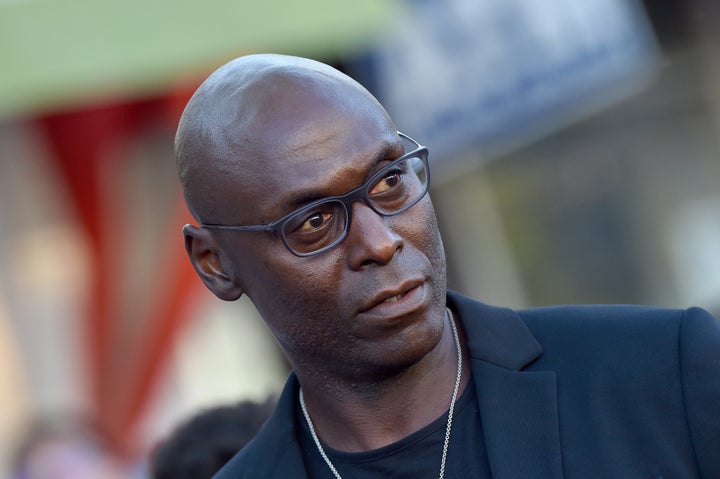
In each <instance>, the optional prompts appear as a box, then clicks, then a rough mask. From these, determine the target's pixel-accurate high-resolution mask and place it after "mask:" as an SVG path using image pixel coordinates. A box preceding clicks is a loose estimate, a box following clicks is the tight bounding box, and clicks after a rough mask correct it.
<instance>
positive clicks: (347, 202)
mask: <svg viewBox="0 0 720 479" xmlns="http://www.w3.org/2000/svg"><path fill="white" fill-rule="evenodd" d="M397 134H398V135H399V136H400V137H401V138H404V139H406V140H408V141H410V142H412V143H413V144H414V145H415V146H416V148H415V149H414V150H412V151H409V152H407V153H405V154H404V155H402V156H400V157H398V158H396V159H394V160H392V161H391V162H390V163H388V164H387V165H386V166H384V167H383V168H382V169H381V170H379V171H377V172H376V173H374V174H373V175H372V176H371V177H370V178H368V179H367V180H365V181H364V182H363V183H362V184H361V185H360V186H358V187H357V188H354V189H352V190H351V191H348V192H347V193H345V194H344V195H339V196H328V197H325V198H321V199H319V200H316V201H313V202H312V203H308V204H307V205H304V206H301V207H300V208H297V209H295V210H293V211H291V212H290V213H288V214H286V215H285V216H283V217H282V218H280V219H277V220H275V221H273V222H272V223H268V224H264V225H222V224H212V223H201V224H200V227H201V228H204V229H216V230H230V231H274V232H275V233H276V234H277V235H278V236H279V237H280V239H281V240H282V242H283V244H284V245H285V247H286V248H287V249H288V250H289V251H290V252H291V253H292V254H294V255H295V256H300V257H307V256H314V255H316V254H320V253H322V252H324V251H327V250H329V249H330V248H332V247H334V246H336V245H338V244H339V243H340V242H341V241H342V240H344V239H345V237H346V236H347V233H348V231H349V230H350V223H351V221H352V215H351V211H352V205H353V204H354V203H355V202H356V201H362V202H363V203H365V204H366V205H367V206H368V207H369V208H370V209H372V210H373V211H374V212H375V213H377V214H378V215H380V216H382V217H383V218H387V217H390V216H395V215H398V214H400V213H402V212H404V211H407V210H408V209H410V208H411V207H413V206H415V205H416V204H417V203H418V202H419V201H420V200H421V199H422V198H423V197H424V196H425V195H426V194H427V192H428V186H429V184H430V166H429V163H428V149H427V147H425V146H422V145H421V144H420V143H418V142H417V141H415V140H413V139H412V138H410V137H409V136H407V135H406V134H404V133H401V132H399V131H398V132H397ZM413 157H417V158H419V159H420V160H422V162H423V164H424V166H425V175H426V180H425V184H424V186H423V191H422V192H421V193H420V194H419V195H418V197H417V198H416V199H415V200H413V201H411V202H409V203H407V204H405V205H403V206H402V207H401V208H400V209H398V210H397V211H391V212H389V213H388V212H385V211H380V210H378V209H377V208H376V207H375V206H374V205H373V203H372V201H371V200H370V198H369V194H368V190H369V187H370V186H372V185H374V184H375V183H376V182H378V181H379V180H380V179H381V178H382V177H383V175H386V174H387V172H388V171H390V170H392V169H393V168H394V167H395V165H397V164H399V163H402V162H403V161H406V160H407V159H409V158H413ZM328 202H337V203H341V204H342V205H343V207H344V208H345V214H346V218H347V221H346V222H345V229H344V231H343V232H342V233H341V234H340V236H338V238H337V239H335V240H334V241H332V242H330V243H329V244H327V245H325V246H323V247H322V248H319V249H317V250H314V251H310V252H307V253H301V252H299V251H295V250H294V249H293V248H292V246H290V243H289V242H288V240H287V238H286V237H285V230H284V228H285V224H286V223H287V222H288V221H290V220H291V219H293V218H294V217H295V216H296V215H297V214H299V213H301V212H303V211H305V210H308V211H309V210H312V209H314V208H316V207H317V206H318V205H321V204H324V203H328Z"/></svg>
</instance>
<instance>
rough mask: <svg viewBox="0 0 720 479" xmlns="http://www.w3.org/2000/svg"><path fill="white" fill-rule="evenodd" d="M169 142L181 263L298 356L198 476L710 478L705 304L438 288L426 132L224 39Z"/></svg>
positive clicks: (338, 82) (712, 420) (348, 87)
mask: <svg viewBox="0 0 720 479" xmlns="http://www.w3.org/2000/svg"><path fill="white" fill-rule="evenodd" d="M418 114H420V112H419V113H418ZM175 146H176V155H177V161H178V168H179V175H180V181H181V183H182V186H183V191H184V194H185V198H186V201H187V204H188V207H189V208H190V210H191V212H192V214H193V215H194V217H195V218H196V220H197V221H198V222H199V224H200V225H199V226H191V225H186V226H185V227H184V229H183V234H184V238H185V246H186V249H187V251H188V255H189V256H190V259H191V261H192V263H193V265H194V266H195V269H196V270H197V272H198V275H199V276H200V278H201V279H202V280H203V282H204V283H205V285H206V286H207V287H208V288H209V289H210V290H211V291H213V292H214V293H215V294H216V295H217V296H218V297H219V298H221V299H224V300H228V301H232V300H235V299H237V298H239V297H240V296H241V295H243V294H246V295H247V296H248V297H249V298H250V299H251V300H252V301H253V303H254V304H255V306H256V307H257V309H258V311H259V312H260V314H261V316H262V317H263V319H264V321H265V322H266V324H267V326H268V327H269V328H270V330H271V331H272V332H273V334H274V335H275V337H276V338H277V341H278V343H279V344H280V346H281V347H282V349H283V351H284V352H285V354H286V356H287V358H288V361H289V362H290V364H291V366H292V368H293V371H294V372H293V374H292V375H291V377H290V378H289V380H288V382H287V384H286V387H285V389H284V391H283V394H282V396H281V398H280V400H279V403H278V406H277V408H276V411H275V412H274V414H273V416H272V417H271V418H270V419H269V421H268V422H267V423H266V425H265V426H264V428H263V429H262V430H261V431H260V433H259V434H258V436H257V437H256V439H255V440H254V441H253V442H252V443H250V444H249V445H248V446H247V447H246V448H244V449H243V451H241V452H240V453H239V454H238V455H237V456H235V457H234V458H233V460H231V461H230V462H229V463H228V464H227V465H226V466H225V468H223V469H222V470H221V471H220V472H219V473H218V475H217V476H216V477H218V478H221V479H231V478H283V479H284V478H294V477H297V478H305V477H312V478H333V477H334V478H340V477H343V478H367V477H397V478H400V477H402V478H425V477H427V478H434V477H441V478H442V477H448V478H450V477H452V478H471V477H472V478H483V477H493V478H563V477H564V478H584V479H585V478H593V477H599V478H620V477H622V478H634V477H638V478H640V477H642V478H646V477H653V478H656V477H665V478H670V477H683V478H688V477H706V478H712V477H716V478H717V477H720V454H718V452H717V451H719V450H720V325H719V324H718V322H717V321H716V320H715V319H714V318H712V317H711V316H710V315H709V314H708V313H706V312H704V311H703V310H700V309H690V310H687V311H680V310H677V311H675V310H664V309H653V308H644V307H632V306H618V307H602V306H596V307H588V306H586V307H583V306H568V307H557V308H541V309H532V310H526V311H512V310H510V309H505V308H496V307H491V306H488V305H485V304H481V303H478V302H475V301H473V300H471V299H469V298H466V297H463V296H461V295H459V294H457V293H453V292H448V291H446V281H445V276H446V274H445V254H444V251H443V244H442V240H441V238H440V234H439V232H438V227H437V222H436V218H435V214H434V210H433V207H432V203H431V201H430V198H429V196H428V195H427V187H428V181H429V169H428V163H427V155H428V152H427V149H426V148H424V147H422V146H420V145H419V144H417V143H415V142H414V140H412V139H410V138H409V137H407V136H405V135H403V134H401V133H398V132H397V128H396V126H395V125H394V124H393V122H392V120H391V119H390V118H389V116H388V114H387V113H386V112H385V110H384V109H383V108H382V106H381V105H380V104H379V103H378V102H377V101H376V100H375V98H373V97H372V96H371V95H370V94H369V93H368V92H367V91H366V90H365V89H364V88H363V87H362V86H360V85H359V84H358V83H356V82H355V81H353V80H352V79H350V78H348V77H347V76H345V75H343V74H342V73H340V72H338V71H336V70H334V69H333V68H331V67H329V66H327V65H324V64H321V63H318V62H314V61H312V60H307V59H302V58H295V57H288V56H281V55H252V56H246V57H241V58H238V59H236V60H233V61H231V62H229V63H228V64H226V65H224V66H223V67H221V68H219V69H218V70H217V71H216V72H214V73H213V74H212V75H211V76H210V77H209V78H208V79H207V80H206V81H205V82H204V83H203V84H202V85H201V86H200V88H199V89H198V91H197V92H196V93H195V95H194V96H193V98H192V99H191V100H190V102H189V103H188V105H187V107H186V110H185V112H184V114H183V116H182V119H181V121H180V125H179V128H178V132H177V137H176V145H175Z"/></svg>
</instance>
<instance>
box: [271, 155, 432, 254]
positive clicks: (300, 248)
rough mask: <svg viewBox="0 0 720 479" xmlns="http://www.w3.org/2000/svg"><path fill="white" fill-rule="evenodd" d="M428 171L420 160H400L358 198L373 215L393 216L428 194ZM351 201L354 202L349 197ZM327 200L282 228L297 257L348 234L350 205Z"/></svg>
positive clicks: (294, 216) (370, 183) (366, 185)
mask: <svg viewBox="0 0 720 479" xmlns="http://www.w3.org/2000/svg"><path fill="white" fill-rule="evenodd" d="M427 181H428V174H427V167H426V163H425V161H423V159H422V158H420V157H419V156H411V157H408V158H402V159H400V160H399V161H395V162H392V163H390V164H389V165H388V166H386V167H385V168H383V169H382V170H380V171H378V172H377V173H375V174H374V175H373V176H372V177H371V178H370V179H369V180H368V182H367V183H366V184H365V185H363V187H362V188H361V197H360V198H363V199H365V202H366V203H367V204H368V206H370V207H371V208H372V209H373V210H374V211H375V212H376V213H378V214H380V215H382V216H392V215H396V214H398V213H401V212H403V211H405V210H406V209H408V208H410V207H411V206H413V205H414V204H415V203H417V202H418V201H419V200H420V198H422V197H423V196H424V194H425V192H426V191H427ZM352 198H354V199H352V200H351V201H356V200H357V199H358V198H356V195H352ZM346 203H348V202H347V201H346V202H345V203H344V202H343V201H341V200H340V199H329V200H327V201H325V202H322V203H319V204H315V205H311V206H309V207H308V208H305V209H301V210H299V211H297V212H296V213H295V214H294V215H293V216H291V217H290V218H288V220H287V221H286V222H285V224H284V225H283V229H282V235H283V237H284V239H285V242H286V244H287V246H288V247H289V248H290V249H291V250H293V251H294V252H295V253H296V254H299V255H308V254H312V253H315V252H317V251H319V250H323V249H327V248H329V247H330V246H333V245H334V244H336V243H338V242H340V241H341V240H342V239H343V238H344V237H345V234H346V233H347V229H348V225H349V211H348V209H349V208H351V205H350V204H347V205H346Z"/></svg>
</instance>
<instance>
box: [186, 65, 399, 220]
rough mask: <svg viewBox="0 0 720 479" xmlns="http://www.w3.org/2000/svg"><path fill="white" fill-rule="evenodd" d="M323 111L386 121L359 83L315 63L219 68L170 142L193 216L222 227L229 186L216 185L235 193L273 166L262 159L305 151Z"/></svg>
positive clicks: (198, 93) (188, 108)
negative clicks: (231, 183)
mask: <svg viewBox="0 0 720 479" xmlns="http://www.w3.org/2000/svg"><path fill="white" fill-rule="evenodd" d="M329 110H335V111H337V110H342V111H343V112H345V113H346V116H347V117H354V116H357V115H361V116H362V115H366V114H368V112H374V113H377V111H381V112H382V114H383V115H385V116H386V115H387V114H386V113H385V112H384V110H383V109H382V107H381V106H380V104H379V103H378V102H377V100H375V98H374V97H373V96H372V95H370V93H368V92H367V90H365V88H363V87H362V86H361V85H360V84H358V83H357V82H355V81H354V80H352V79H351V78H350V77H348V76H347V75H345V74H343V73H341V72H339V71H338V70H336V69H334V68H332V67H330V66H328V65H325V64H323V63H320V62H317V61H314V60H309V59H306V58H299V57H292V56H286V55H273V54H262V55H248V56H244V57H240V58H237V59H235V60H232V61H230V62H229V63H227V64H225V65H223V66H222V67H220V68H218V69H217V70H216V71H215V72H214V73H213V74H212V75H210V77H208V79H207V80H205V82H204V83H203V84H202V85H201V86H200V87H199V88H198V90H197V91H196V92H195V94H194V95H193V97H192V98H191V99H190V101H189V102H188V104H187V106H186V108H185V111H184V112H183V115H182V117H181V119H180V124H179V126H178V130H177V134H176V137H175V155H176V159H177V167H178V173H179V177H180V182H181V185H182V188H183V193H184V195H185V199H186V202H187V204H188V207H189V209H190V211H191V212H192V214H193V216H195V218H196V219H198V220H199V221H206V222H222V221H223V217H222V215H223V211H222V210H223V209H224V208H225V206H226V205H227V202H228V201H232V198H228V197H227V192H228V190H229V189H231V188H228V187H225V188H222V187H220V186H221V185H222V184H223V183H227V182H228V181H229V180H230V179H232V181H233V183H234V186H233V187H234V188H235V189H236V190H237V188H238V187H239V188H243V184H244V182H245V183H246V184H250V183H251V182H252V181H254V180H256V179H257V178H258V177H259V176H262V175H263V172H264V168H276V167H277V166H278V165H277V164H273V165H268V164H267V159H268V156H269V155H271V154H272V155H275V154H288V153H292V152H293V150H295V149H298V150H300V149H302V148H306V147H307V144H308V141H307V136H308V131H310V130H313V129H314V130H317V128H318V122H322V121H323V118H322V117H321V114H322V113H323V112H326V111H329ZM370 114H372V113H370ZM333 123H337V117H336V118H335V119H334V120H333ZM328 126H330V125H328ZM314 142H315V143H317V139H314ZM226 186H227V185H226Z"/></svg>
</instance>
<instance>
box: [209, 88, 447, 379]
mask: <svg viewBox="0 0 720 479" xmlns="http://www.w3.org/2000/svg"><path fill="white" fill-rule="evenodd" d="M354 95H355V96H356V97H357V98H354V99H352V98H351V99H344V100H343V102H344V103H343V104H342V105H339V106H338V105H337V104H335V103H332V102H327V101H318V100H317V99H314V98H308V97H304V96H300V97H299V98H300V99H296V100H294V101H295V102H296V104H295V105H294V106H292V107H287V108H285V109H284V110H283V111H282V112H280V114H278V112H273V113H271V114H269V118H267V119H265V120H264V121H263V122H262V123H261V124H263V125H264V126H263V128H257V129H256V131H255V132H254V133H253V134H252V135H250V136H252V137H253V139H254V145H255V146H253V150H252V155H251V156H253V157H254V158H255V160H253V161H244V162H243V171H242V173H240V172H238V173H237V176H236V175H235V174H234V173H231V174H230V176H229V178H225V180H226V181H225V182H224V185H225V186H224V188H223V196H224V197H226V198H229V200H228V201H227V202H226V205H227V209H226V212H225V213H224V214H223V218H222V219H221V222H224V223H225V224H264V223H269V222H272V221H274V220H276V219H278V218H280V217H282V216H284V215H286V214H287V213H289V212H291V211H293V210H295V209H296V208H298V207H300V206H303V204H305V203H308V202H310V201H313V200H316V199H318V198H322V197H326V196H332V195H340V194H343V193H346V192H347V191H349V190H351V189H353V188H356V187H357V186H358V185H360V184H362V183H363V182H364V181H365V180H366V179H367V178H368V177H369V176H370V175H371V174H372V173H374V172H375V171H377V169H378V168H380V167H382V166H383V165H385V164H387V162H389V161H391V160H393V159H395V158H398V157H399V156H401V155H402V154H403V153H405V151H404V148H403V144H402V142H401V140H400V138H399V137H398V135H397V133H396V131H395V126H394V125H393V124H392V122H391V121H390V119H389V118H388V117H387V114H386V113H385V112H384V111H383V110H382V108H380V107H379V106H378V105H377V104H375V103H373V102H369V101H368V100H367V98H364V97H362V96H358V95H357V94H354ZM351 97H352V95H351ZM350 214H351V220H350V228H349V231H348V234H347V237H346V238H345V239H344V240H343V241H342V242H341V243H340V244H338V245H336V246H335V247H334V248H332V249H330V250H328V251H325V252H322V253H320V254H318V255H315V256H310V257H298V256H295V255H293V254H292V253H291V252H290V251H288V249H287V248H286V247H285V245H284V244H283V243H282V241H281V240H280V238H279V237H278V236H277V235H276V234H274V233H272V232H270V233H268V232H247V231H242V232H240V231H213V233H212V234H213V235H214V236H215V238H216V239H217V241H218V244H219V245H220V247H221V249H222V251H223V253H224V254H225V255H226V257H227V260H228V261H230V262H231V266H232V268H231V269H232V271H233V272H234V275H235V277H234V278H233V279H234V280H235V281H236V282H237V283H238V284H240V285H241V287H242V290H243V291H244V292H245V293H246V294H247V295H248V296H249V297H250V298H251V299H252V301H253V303H254V304H255V306H256V307H257V309H258V311H259V312H260V314H261V315H262V316H263V318H264V319H265V321H266V322H267V324H268V326H269V328H270V329H271V330H272V332H273V333H274V334H275V336H276V338H277V339H278V341H279V343H280V344H281V346H282V347H283V349H284V350H285V352H286V354H287V355H288V358H289V360H290V361H291V363H292V364H293V367H294V368H295V369H296V370H297V371H298V372H300V373H302V372H303V371H314V372H316V373H317V372H322V373H323V374H325V373H327V374H331V375H344V376H346V377H348V378H351V379H352V380H357V381H361V380H363V379H367V380H373V379H376V378H377V377H378V376H379V375H380V376H381V375H385V374H393V373H395V372H398V371H400V370H402V369H404V368H407V367H409V366H411V365H412V364H414V363H416V362H417V361H419V360H420V359H422V358H423V357H424V356H425V355H426V354H427V353H428V352H429V351H431V350H432V349H433V348H434V347H435V346H436V345H437V343H438V341H439V339H440V336H441V333H442V328H443V318H444V307H445V286H446V284H445V255H444V251H443V246H442V241H441V239H440V235H439V232H438V228H437V223H436V218H435V213H434V210H433V207H432V204H431V201H430V198H429V196H425V197H424V198H423V199H422V200H421V201H420V202H419V203H418V204H416V205H414V206H413V207H411V208H410V209H409V210H407V211H405V212H403V213H401V214H399V215H397V216H392V217H388V218H383V217H381V216H379V215H378V214H376V213H375V212H374V211H372V210H371V209H370V208H369V207H368V206H367V205H366V204H364V203H362V202H356V203H355V204H354V205H353V207H352V211H351V213H350Z"/></svg>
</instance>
